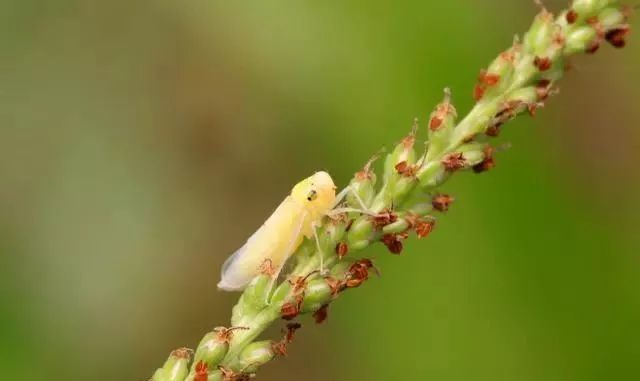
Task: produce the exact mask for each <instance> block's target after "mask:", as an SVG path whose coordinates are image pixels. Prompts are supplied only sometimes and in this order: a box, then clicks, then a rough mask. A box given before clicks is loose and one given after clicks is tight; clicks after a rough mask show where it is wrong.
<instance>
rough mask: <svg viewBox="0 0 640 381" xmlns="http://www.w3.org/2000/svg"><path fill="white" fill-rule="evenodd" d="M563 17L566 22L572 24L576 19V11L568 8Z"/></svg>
mask: <svg viewBox="0 0 640 381" xmlns="http://www.w3.org/2000/svg"><path fill="white" fill-rule="evenodd" d="M564 17H565V19H566V20H567V23H568V24H573V23H575V22H576V21H577V20H578V12H576V11H574V10H573V9H570V10H569V11H568V12H567V13H566V14H565V15H564Z"/></svg>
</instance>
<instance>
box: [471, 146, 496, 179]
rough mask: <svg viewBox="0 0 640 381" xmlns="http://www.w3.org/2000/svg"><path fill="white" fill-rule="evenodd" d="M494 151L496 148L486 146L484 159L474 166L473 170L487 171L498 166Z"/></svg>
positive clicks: (478, 171) (476, 171) (477, 171)
mask: <svg viewBox="0 0 640 381" xmlns="http://www.w3.org/2000/svg"><path fill="white" fill-rule="evenodd" d="M494 151H495V150H494V148H493V147H491V146H486V147H485V148H484V160H482V162H480V163H478V164H476V165H474V166H473V171H474V172H475V173H482V172H486V171H488V170H490V169H493V168H494V167H495V166H496V162H495V159H494V158H493V153H494Z"/></svg>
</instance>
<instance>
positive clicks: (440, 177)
mask: <svg viewBox="0 0 640 381" xmlns="http://www.w3.org/2000/svg"><path fill="white" fill-rule="evenodd" d="M448 177H449V173H447V171H446V170H445V168H444V166H443V165H442V164H441V163H440V162H435V161H432V162H429V163H427V164H426V165H424V166H423V167H422V169H420V172H418V180H419V181H420V186H421V187H422V188H423V189H426V188H433V187H436V186H438V185H440V184H442V183H443V182H444V181H445V180H446V179H447V178H448Z"/></svg>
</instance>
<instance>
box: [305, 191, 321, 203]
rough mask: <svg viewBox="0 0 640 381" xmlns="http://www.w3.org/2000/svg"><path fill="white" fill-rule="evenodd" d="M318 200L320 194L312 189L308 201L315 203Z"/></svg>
mask: <svg viewBox="0 0 640 381" xmlns="http://www.w3.org/2000/svg"><path fill="white" fill-rule="evenodd" d="M316 198H318V192H316V191H315V189H312V190H311V191H310V192H309V194H307V201H313V200H315V199H316Z"/></svg>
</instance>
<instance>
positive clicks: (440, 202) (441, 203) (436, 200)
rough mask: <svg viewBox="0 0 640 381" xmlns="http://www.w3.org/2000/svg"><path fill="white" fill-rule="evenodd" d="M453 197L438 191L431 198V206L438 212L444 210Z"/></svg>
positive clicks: (447, 207) (446, 209) (449, 204)
mask: <svg viewBox="0 0 640 381" xmlns="http://www.w3.org/2000/svg"><path fill="white" fill-rule="evenodd" d="M454 200H455V199H454V198H453V197H451V196H450V195H448V194H444V193H440V194H437V195H435V196H433V198H432V199H431V204H432V205H433V208H434V209H435V210H437V211H440V212H446V211H448V210H449V207H450V206H451V204H452V203H453V201H454Z"/></svg>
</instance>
